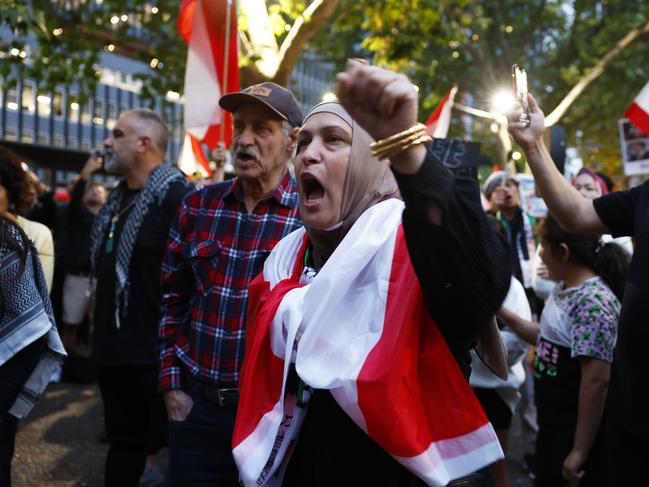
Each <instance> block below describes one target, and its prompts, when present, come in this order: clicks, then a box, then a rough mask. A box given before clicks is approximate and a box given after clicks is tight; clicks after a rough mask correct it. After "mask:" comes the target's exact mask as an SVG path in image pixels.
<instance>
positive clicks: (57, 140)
mask: <svg viewBox="0 0 649 487" xmlns="http://www.w3.org/2000/svg"><path fill="white" fill-rule="evenodd" d="M53 143H54V145H55V146H57V147H63V146H64V145H65V139H64V138H63V135H61V134H54V139H53Z"/></svg>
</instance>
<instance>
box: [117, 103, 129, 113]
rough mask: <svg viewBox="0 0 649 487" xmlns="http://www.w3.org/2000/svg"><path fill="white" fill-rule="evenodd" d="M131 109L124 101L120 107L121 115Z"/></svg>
mask: <svg viewBox="0 0 649 487" xmlns="http://www.w3.org/2000/svg"><path fill="white" fill-rule="evenodd" d="M130 109H131V107H129V106H128V104H127V103H122V105H121V106H120V109H119V114H120V115H121V114H122V113H124V112H128V111H129V110H130Z"/></svg>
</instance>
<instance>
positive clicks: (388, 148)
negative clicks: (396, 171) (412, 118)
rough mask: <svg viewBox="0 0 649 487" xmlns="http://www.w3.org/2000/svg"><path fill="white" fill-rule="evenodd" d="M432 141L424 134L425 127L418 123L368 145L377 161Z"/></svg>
mask: <svg viewBox="0 0 649 487" xmlns="http://www.w3.org/2000/svg"><path fill="white" fill-rule="evenodd" d="M432 140H433V139H432V137H431V136H430V135H428V133H427V132H426V126H425V125H424V124H421V123H418V124H416V125H414V126H412V127H410V128H409V129H407V130H404V131H403V132H399V133H396V134H394V135H391V136H390V137H387V138H385V139H381V140H378V141H376V142H373V143H372V144H370V150H371V152H372V155H373V156H375V157H378V158H379V159H389V158H390V157H392V156H394V155H395V154H398V153H399V152H402V151H404V150H406V149H408V148H410V147H412V146H414V145H417V144H428V143H429V142H431V141H432Z"/></svg>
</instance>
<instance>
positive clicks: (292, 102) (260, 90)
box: [219, 81, 304, 127]
mask: <svg viewBox="0 0 649 487" xmlns="http://www.w3.org/2000/svg"><path fill="white" fill-rule="evenodd" d="M244 103H261V104H263V105H266V106H267V107H268V108H270V109H271V110H272V111H274V112H275V113H277V114H278V115H279V116H280V117H281V118H282V119H283V120H286V121H288V123H290V124H291V125H292V126H293V127H299V126H300V125H302V120H303V119H304V115H302V110H301V109H300V105H299V104H298V102H297V100H296V99H295V97H294V96H293V93H291V92H290V91H289V90H287V89H286V88H284V87H282V86H280V85H278V84H275V83H272V82H270V81H267V82H265V83H259V84H256V85H252V86H248V88H246V89H244V90H242V91H239V92H237V93H228V94H227V95H223V96H222V97H221V99H220V100H219V105H221V108H223V109H224V110H227V111H228V112H231V113H234V112H235V111H236V110H237V108H239V106H240V105H243V104H244Z"/></svg>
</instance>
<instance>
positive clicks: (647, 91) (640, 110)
mask: <svg viewBox="0 0 649 487" xmlns="http://www.w3.org/2000/svg"><path fill="white" fill-rule="evenodd" d="M624 116H625V117H627V118H628V119H629V120H630V121H631V123H632V124H633V125H635V126H636V127H638V128H639V129H640V130H642V131H643V132H644V133H645V135H646V136H647V137H649V83H647V84H646V85H644V88H642V90H641V91H640V93H638V96H636V97H635V98H634V100H633V102H632V103H631V106H630V107H629V108H627V110H626V112H625V113H624Z"/></svg>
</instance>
